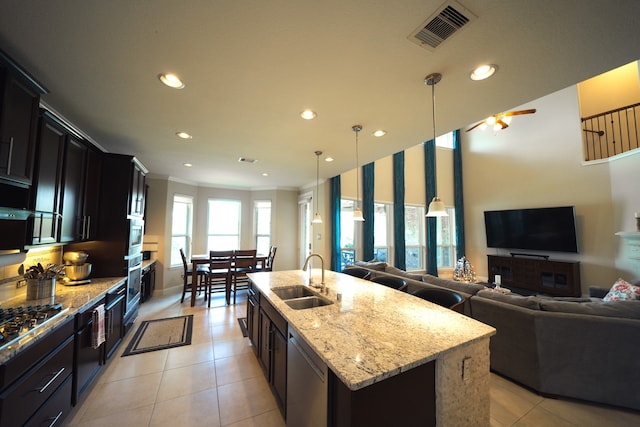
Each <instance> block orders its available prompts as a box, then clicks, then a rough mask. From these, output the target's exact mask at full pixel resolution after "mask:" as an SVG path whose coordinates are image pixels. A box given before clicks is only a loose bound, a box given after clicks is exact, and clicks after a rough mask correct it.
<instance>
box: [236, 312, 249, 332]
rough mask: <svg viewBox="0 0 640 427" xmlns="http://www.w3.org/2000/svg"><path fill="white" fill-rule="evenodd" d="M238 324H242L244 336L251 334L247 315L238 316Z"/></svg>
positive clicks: (241, 328)
mask: <svg viewBox="0 0 640 427" xmlns="http://www.w3.org/2000/svg"><path fill="white" fill-rule="evenodd" d="M238 324H239V325H240V330H241V331H242V336H243V337H246V336H247V335H249V334H248V333H247V318H246V317H238Z"/></svg>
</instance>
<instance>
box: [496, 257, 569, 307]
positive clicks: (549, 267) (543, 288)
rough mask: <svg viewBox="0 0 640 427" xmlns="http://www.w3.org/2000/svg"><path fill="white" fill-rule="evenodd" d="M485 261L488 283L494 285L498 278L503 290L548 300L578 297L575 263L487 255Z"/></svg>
mask: <svg viewBox="0 0 640 427" xmlns="http://www.w3.org/2000/svg"><path fill="white" fill-rule="evenodd" d="M488 261H489V268H488V271H489V281H490V282H491V283H494V282H495V276H496V274H499V275H500V277H501V282H502V285H503V286H506V287H513V288H516V289H517V290H526V291H531V292H532V293H536V292H538V293H543V294H549V295H552V296H574V297H579V296H580V295H581V293H582V289H581V284H580V263H579V262H578V261H551V260H547V259H541V258H525V257H514V256H509V257H507V256H497V255H488Z"/></svg>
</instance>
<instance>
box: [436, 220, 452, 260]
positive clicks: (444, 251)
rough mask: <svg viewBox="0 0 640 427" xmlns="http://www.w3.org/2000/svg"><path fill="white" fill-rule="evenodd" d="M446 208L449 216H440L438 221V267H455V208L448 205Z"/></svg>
mask: <svg viewBox="0 0 640 427" xmlns="http://www.w3.org/2000/svg"><path fill="white" fill-rule="evenodd" d="M446 210H447V214H448V215H449V216H439V217H437V222H436V224H437V225H436V229H437V234H436V242H437V250H438V254H437V256H436V259H437V264H438V268H453V266H454V265H455V263H456V243H455V242H456V235H455V233H456V217H455V208H451V207H447V208H446Z"/></svg>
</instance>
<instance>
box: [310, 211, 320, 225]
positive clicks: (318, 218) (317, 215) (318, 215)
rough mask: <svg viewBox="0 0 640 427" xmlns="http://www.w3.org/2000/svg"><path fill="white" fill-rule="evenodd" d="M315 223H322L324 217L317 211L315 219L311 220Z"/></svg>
mask: <svg viewBox="0 0 640 427" xmlns="http://www.w3.org/2000/svg"><path fill="white" fill-rule="evenodd" d="M311 222H312V223H313V224H322V217H321V216H320V213H319V212H316V214H315V215H314V216H313V221H311Z"/></svg>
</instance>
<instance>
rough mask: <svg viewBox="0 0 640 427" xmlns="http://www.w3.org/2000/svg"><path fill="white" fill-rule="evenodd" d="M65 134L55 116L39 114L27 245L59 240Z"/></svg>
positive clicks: (46, 113) (45, 113)
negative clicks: (32, 214) (30, 220)
mask: <svg viewBox="0 0 640 427" xmlns="http://www.w3.org/2000/svg"><path fill="white" fill-rule="evenodd" d="M66 137H67V131H66V130H65V129H64V127H63V126H62V125H61V124H60V123H59V122H58V121H57V120H56V118H55V117H54V116H52V115H51V114H49V113H48V112H46V111H41V113H40V125H39V129H38V143H37V144H36V161H35V174H34V184H33V187H32V197H33V201H32V205H33V209H34V211H35V216H34V217H33V219H32V222H31V238H30V244H32V245H39V244H51V243H56V242H58V240H59V232H60V224H61V218H62V212H61V201H62V166H63V163H62V162H63V159H64V147H65V140H66Z"/></svg>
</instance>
